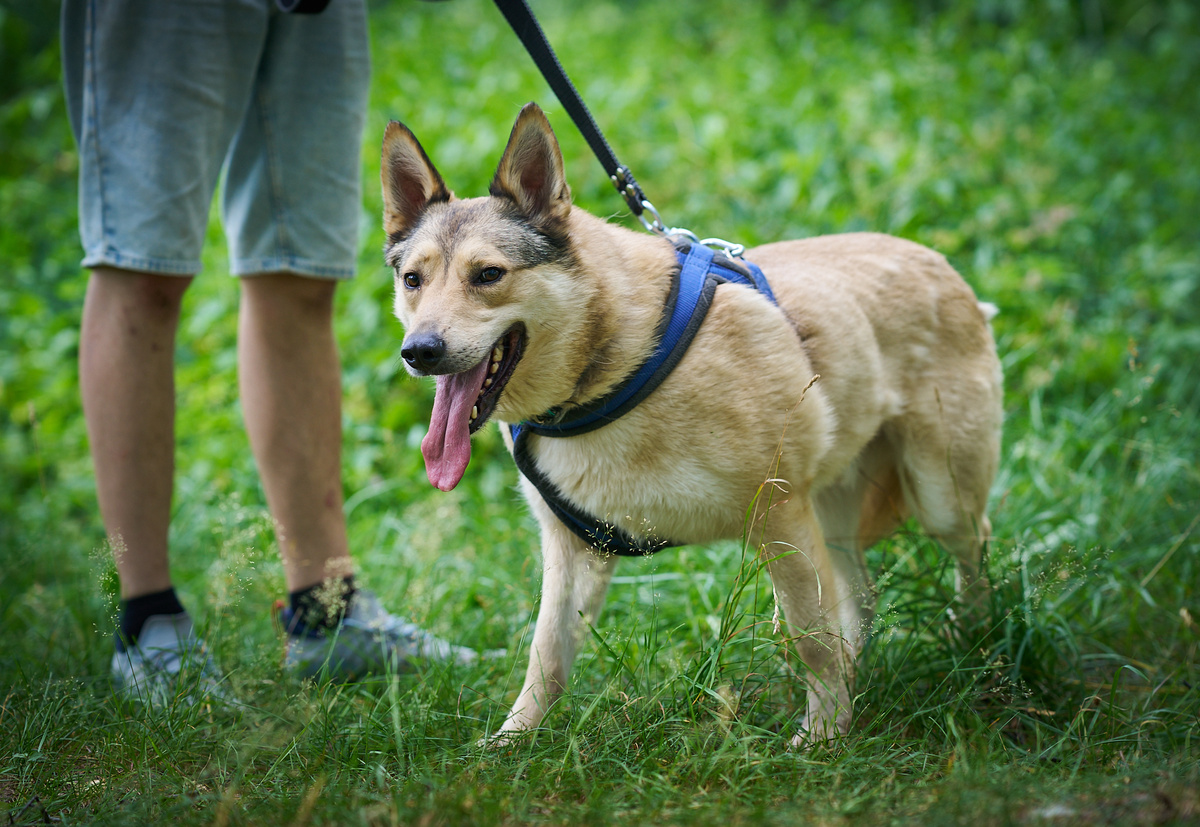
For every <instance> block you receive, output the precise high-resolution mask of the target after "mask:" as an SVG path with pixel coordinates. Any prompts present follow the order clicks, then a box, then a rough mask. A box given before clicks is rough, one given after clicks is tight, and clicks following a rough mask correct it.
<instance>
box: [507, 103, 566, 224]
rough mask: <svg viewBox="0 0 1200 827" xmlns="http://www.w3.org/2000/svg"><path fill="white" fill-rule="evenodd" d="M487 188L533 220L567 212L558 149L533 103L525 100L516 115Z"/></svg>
mask: <svg viewBox="0 0 1200 827" xmlns="http://www.w3.org/2000/svg"><path fill="white" fill-rule="evenodd" d="M490 192H491V194H492V195H495V196H498V197H501V198H510V199H512V200H513V201H514V202H516V204H517V207H518V209H520V211H521V213H522V215H524V216H525V217H526V218H528V219H530V220H531V221H533V222H534V223H535V224H542V225H553V224H557V223H560V222H562V221H565V220H566V218H567V216H568V215H570V212H571V188H570V187H569V186H567V176H566V173H565V172H564V171H563V159H562V150H560V149H559V148H558V139H557V138H555V137H554V130H552V129H551V128H550V121H548V120H547V119H546V114H545V113H544V112H542V110H541V109H540V108H539V107H538V105H537V104H536V103H528V104H525V108H524V109H522V110H521V114H520V115H518V116H517V122H516V124H515V125H514V126H513V130H512V134H511V135H510V136H509V138H508V146H507V147H506V148H505V150H504V156H503V157H502V158H501V159H500V166H499V167H498V168H497V169H496V176H495V177H494V178H493V179H492V185H491V188H490Z"/></svg>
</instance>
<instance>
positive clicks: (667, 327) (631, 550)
mask: <svg viewBox="0 0 1200 827" xmlns="http://www.w3.org/2000/svg"><path fill="white" fill-rule="evenodd" d="M676 256H677V258H678V260H679V269H678V270H677V271H676V273H675V277H674V278H673V279H672V285H671V291H670V294H669V295H668V297H667V301H666V303H665V305H664V306H663V314H662V318H661V319H660V321H659V325H658V330H657V331H656V334H657V338H658V344H657V346H656V347H655V349H654V352H653V353H652V354H651V355H650V358H649V359H647V360H646V361H645V362H644V363H642V365H641V367H639V368H638V369H637V370H636V371H634V374H633V376H631V377H630V378H629V380H628V381H626V382H625V383H623V384H622V385H621V386H619V387H618V388H617V389H616V390H614V391H613V392H611V393H609V394H608V395H607V396H605V397H603V398H602V399H600V400H598V401H596V402H593V403H590V404H588V405H581V406H579V407H578V408H576V409H573V410H572V411H570V412H569V413H567V414H565V415H560V416H559V417H558V418H556V419H555V421H553V422H548V423H547V422H519V423H517V424H515V425H510V426H509V433H510V434H511V435H512V439H513V459H514V460H515V461H516V463H517V468H518V470H520V472H521V473H522V474H524V475H525V477H526V479H528V480H529V481H530V482H532V483H533V485H534V487H535V488H537V490H538V493H540V494H541V495H542V499H543V500H545V502H546V504H547V505H548V506H550V510H551V511H553V512H554V514H555V516H557V517H558V518H559V520H561V521H562V523H563V525H565V526H566V527H567V528H569V529H570V530H571V531H573V532H574V533H575V534H576V535H578V536H579V537H581V538H583V539H584V540H586V541H587V542H588V543H589V544H591V545H592V546H594V547H595V548H597V549H599V550H600V551H603V552H608V553H611V554H617V555H620V556H623V557H640V556H643V555H646V554H653V553H654V552H656V551H661V550H662V549H664V548H668V547H671V546H678V545H680V543H675V542H671V541H668V540H663V539H659V538H656V537H647V538H646V539H641V540H639V539H637V538H635V537H633V536H631V535H630V534H629V533H628V532H626V531H624V530H623V529H621V528H619V527H617V526H614V525H611V524H608V523H605V522H603V521H601V520H599V519H597V518H596V517H594V516H592V515H590V514H587V513H586V512H584V511H582V510H580V509H578V508H576V507H575V506H574V505H573V504H572V503H570V502H569V501H568V500H567V498H566V497H565V496H563V493H562V491H560V490H559V489H558V486H556V485H555V484H554V483H553V482H551V481H550V479H549V478H548V477H547V476H546V475H545V474H544V473H543V472H542V471H541V469H540V468H538V467H537V463H536V461H534V458H533V457H532V455H531V454H530V452H529V437H530V435H531V434H537V435H538V436H545V437H568V436H577V435H579V434H586V433H588V432H589V431H594V430H596V429H597V428H600V427H602V426H604V425H607V424H608V423H609V422H612V421H613V420H614V419H617V418H618V417H620V416H622V415H624V414H626V413H628V412H629V411H630V410H632V409H633V408H634V407H636V406H637V404H638V403H640V402H641V401H642V400H643V399H645V398H646V397H647V396H649V395H650V394H651V393H652V392H653V391H654V389H655V388H657V387H658V386H659V385H660V384H662V382H663V380H664V379H666V378H667V376H668V375H669V374H670V373H671V371H672V370H674V369H675V366H676V365H678V364H679V361H680V360H681V359H682V358H683V354H684V353H686V352H687V349H688V347H689V346H690V345H691V343H692V340H693V339H694V338H695V337H696V332H697V331H698V330H699V329H700V324H701V323H702V322H703V321H704V317H705V316H706V315H708V309H709V307H710V306H711V305H712V300H713V296H714V295H715V294H716V291H717V286H718V285H720V284H727V283H732V284H742V285H745V286H748V287H752V288H754V289H755V290H757V291H759V292H760V293H762V294H763V295H765V296H766V297H767V298H768V299H770V300H771V303H772V304H776V303H777V302H776V301H775V294H774V293H773V292H772V291H771V286H770V285H769V284H768V283H767V280H766V277H765V276H764V275H763V272H762V270H760V269H759V268H758V267H757V266H756V265H754V264H750V263H749V262H745V261H734V260H733V259H731V258H729V257H728V256H726V255H724V254H723V253H718V252H715V251H713V250H711V249H709V248H708V247H705V246H704V245H702V244H682V245H680V246H677V247H676Z"/></svg>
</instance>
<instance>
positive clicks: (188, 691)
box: [112, 612, 231, 707]
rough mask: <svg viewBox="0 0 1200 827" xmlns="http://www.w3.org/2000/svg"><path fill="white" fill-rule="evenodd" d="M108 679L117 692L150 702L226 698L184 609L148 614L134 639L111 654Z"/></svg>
mask: <svg viewBox="0 0 1200 827" xmlns="http://www.w3.org/2000/svg"><path fill="white" fill-rule="evenodd" d="M112 677H113V683H114V684H116V688H117V691H118V692H119V693H121V694H122V695H125V696H126V697H128V698H131V699H133V700H140V701H144V702H146V703H148V704H150V705H151V706H159V707H166V706H171V705H173V704H176V703H182V704H185V705H187V706H191V705H192V704H195V703H204V702H211V701H220V702H228V701H229V700H230V697H231V696H230V695H229V693H228V691H227V690H226V689H225V687H224V686H223V685H222V684H221V675H220V672H218V671H217V666H216V664H215V663H213V659H212V655H210V654H209V653H208V649H207V647H206V646H205V645H204V641H202V640H201V639H200V638H198V637H197V636H196V632H195V630H194V629H193V628H192V619H191V617H189V616H188V613H187V612H180V613H179V614H173V615H152V616H151V617H150V618H148V619H147V620H146V625H145V626H143V627H142V632H141V634H140V635H138V639H137V643H134V644H132V645H130V646H127V647H126V648H125V651H124V652H120V651H118V652H114V653H113V657H112Z"/></svg>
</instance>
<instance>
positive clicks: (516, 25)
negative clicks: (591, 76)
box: [496, 0, 666, 232]
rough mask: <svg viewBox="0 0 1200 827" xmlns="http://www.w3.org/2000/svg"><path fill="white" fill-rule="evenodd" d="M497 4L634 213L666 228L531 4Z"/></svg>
mask: <svg viewBox="0 0 1200 827" xmlns="http://www.w3.org/2000/svg"><path fill="white" fill-rule="evenodd" d="M496 6H497V7H498V8H499V9H500V12H501V13H502V14H503V15H504V19H506V20H507V21H508V25H510V26H512V29H513V31H514V32H516V34H517V37H518V38H520V39H521V42H522V43H523V44H525V49H526V51H528V52H529V56H530V57H532V58H533V62H534V63H535V64H536V65H537V67H538V69H539V70H540V71H541V73H542V77H544V78H545V79H546V82H547V83H549V84H550V88H551V89H552V90H553V91H554V94H555V95H556V96H557V97H558V100H559V101H560V102H561V103H562V105H563V106H564V107H565V108H566V110H567V114H568V115H570V116H571V120H572V121H574V122H575V126H576V127H577V128H578V129H579V131H580V132H581V133H582V134H583V137H584V140H586V141H587V142H588V146H590V147H591V148H592V152H594V153H595V155H596V158H597V159H598V160H599V161H600V165H601V166H602V167H604V171H605V172H606V173H608V177H609V178H610V179H611V180H612V182H613V186H615V187H616V188H617V192H619V193H621V197H622V198H624V199H625V203H627V204H628V205H629V209H631V210H633V214H634V215H635V216H637V217H638V218H639V219H641V221H642V223H643V224H645V225H646V228H647V229H648V230H651V231H652V232H662V231H664V230H665V229H666V228H665V227H663V225H662V222H661V221H660V220H659V218H658V214H657V213H656V212H655V211H654V208H653V206H651V204H650V202H649V201H647V200H646V194H645V193H644V192H642V188H641V187H640V186H638V183H637V181H636V180H634V177H633V172H632V171H631V170H630V169H629V167H627V166H625V165H624V164H622V163H621V162H620V161H618V160H617V156H616V155H615V154H614V153H613V151H612V147H610V146H609V145H608V141H606V140H604V134H603V133H602V132H601V131H600V127H598V126H596V120H595V119H594V118H593V117H592V113H591V112H590V111H589V110H588V108H587V104H585V103H584V102H583V98H581V97H580V96H579V91H578V90H577V89H576V88H575V84H573V83H571V79H570V78H569V77H567V72H566V70H565V69H563V66H562V63H560V62H559V60H558V55H556V54H555V53H554V47H552V46H551V45H550V41H549V40H547V39H546V33H545V32H544V31H542V27H541V25H540V24H539V23H538V21H537V18H536V17H534V16H533V12H532V11H531V10H530V9H529V5H528V4H527V3H526V2H525V0H496ZM647 209H649V211H650V213H651V214H652V215H653V216H654V221H653V222H650V221H648V220H647V219H646V218H645V217H644V213H645V212H646V211H647Z"/></svg>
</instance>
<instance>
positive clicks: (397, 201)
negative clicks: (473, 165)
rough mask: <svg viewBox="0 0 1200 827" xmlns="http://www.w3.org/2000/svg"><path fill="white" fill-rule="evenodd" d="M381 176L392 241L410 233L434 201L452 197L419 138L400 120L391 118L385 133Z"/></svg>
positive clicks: (385, 226) (385, 217)
mask: <svg viewBox="0 0 1200 827" xmlns="http://www.w3.org/2000/svg"><path fill="white" fill-rule="evenodd" d="M379 177H380V179H381V180H382V182H383V229H384V232H386V233H387V235H388V240H389V241H391V242H395V241H398V240H399V239H401V238H403V237H404V236H406V235H408V233H409V232H410V231H411V230H412V228H413V227H414V226H416V223H417V220H418V219H419V218H420V217H421V213H423V212H424V211H425V208H426V207H428V206H429V205H430V204H434V203H437V202H439V201H449V200H450V199H451V197H452V194H451V192H450V191H449V190H448V189H446V184H445V182H444V181H442V176H441V175H439V174H438V171H437V170H436V169H434V167H433V164H432V163H431V162H430V160H429V156H428V155H426V154H425V150H424V149H422V148H421V144H420V143H419V142H418V141H417V137H416V136H415V135H413V134H412V131H411V130H409V128H408V127H407V126H405V125H404V124H402V123H400V122H399V121H391V122H390V123H389V124H388V125H387V131H386V132H384V133H383V162H382V166H381V168H380V170H379Z"/></svg>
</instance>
